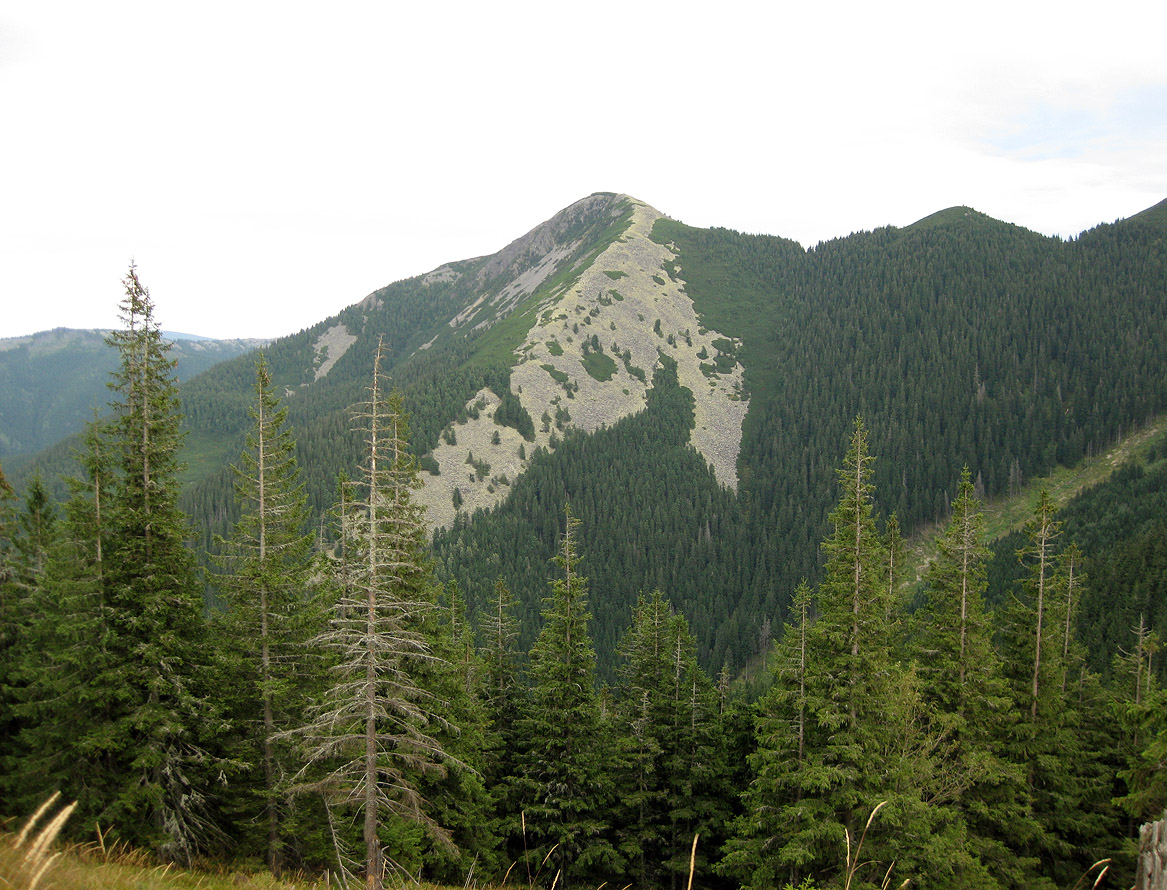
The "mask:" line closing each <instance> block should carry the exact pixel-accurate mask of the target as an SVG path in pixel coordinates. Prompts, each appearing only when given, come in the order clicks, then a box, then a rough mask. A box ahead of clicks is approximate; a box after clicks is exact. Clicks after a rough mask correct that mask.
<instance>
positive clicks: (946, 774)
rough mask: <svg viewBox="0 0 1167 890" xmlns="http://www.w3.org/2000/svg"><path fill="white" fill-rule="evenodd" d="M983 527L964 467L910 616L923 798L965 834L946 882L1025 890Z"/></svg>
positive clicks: (1022, 799) (1022, 809)
mask: <svg viewBox="0 0 1167 890" xmlns="http://www.w3.org/2000/svg"><path fill="white" fill-rule="evenodd" d="M983 528H984V521H983V516H982V513H981V509H980V503H979V502H978V501H977V499H976V497H975V493H974V486H973V482H972V479H971V474H970V472H969V470H968V468H967V467H966V468H965V469H964V471H963V472H962V474H961V477H960V482H959V485H958V488H957V494H956V497H955V499H954V500H953V502H952V515H951V518H950V519H949V523H948V526H947V527H946V528H945V530H944V531H943V532H942V534H941V535H940V537H939V538H938V539H937V550H938V552H937V555H936V558H935V559H934V560H932V561H931V562H930V563H929V565H928V567H927V570H926V572H925V575H924V587H923V593H924V599H923V602H922V603H921V604H920V606H919V608H918V609H917V610H916V612H915V614H914V615H913V625H914V633H913V643H914V651H915V657H916V664H917V672H918V674H919V676H920V679H921V681H922V684H923V698H924V702H925V704H926V706H927V709H928V713H929V719H930V721H931V723H932V725H933V726H934V727H935V728H936V730H937V731H938V734H939V739H940V743H939V744H938V746H937V749H936V752H935V755H934V764H935V771H934V773H933V782H932V783H931V785H930V787H928V788H925V795H926V796H927V798H928V799H929V800H930V801H931V802H932V803H933V804H934V805H935V806H937V807H940V808H942V809H944V810H945V811H946V815H947V816H948V817H949V818H951V819H955V820H958V821H959V827H960V828H962V829H963V830H964V831H965V832H966V834H967V838H968V839H967V843H966V844H965V845H964V848H963V849H961V850H959V851H958V852H957V854H956V861H955V862H954V863H953V865H954V875H953V881H954V883H953V886H962V887H996V886H1002V887H1017V888H1021V887H1026V886H1033V882H1034V880H1035V879H1036V877H1037V875H1036V872H1035V869H1036V867H1037V861H1036V860H1035V859H1032V858H1030V859H1026V858H1025V857H1024V856H1023V855H1021V853H1020V852H1018V851H1017V850H1016V849H1014V845H1013V843H1012V841H1013V838H1015V837H1016V836H1018V835H1019V834H1020V835H1027V834H1031V833H1032V830H1033V829H1032V826H1028V825H1027V822H1028V820H1029V818H1030V817H1029V813H1028V811H1027V808H1026V795H1025V787H1024V773H1023V771H1022V770H1021V769H1020V768H1019V767H1018V765H1017V764H1015V763H1011V762H1009V760H1008V759H1007V741H1006V740H1007V739H1008V738H1009V736H1010V734H1011V731H1012V727H1014V726H1015V723H1016V718H1015V716H1014V712H1013V707H1012V699H1011V698H1010V696H1009V691H1008V687H1007V685H1006V682H1005V678H1004V675H1003V673H1002V668H1001V663H1000V659H999V657H998V655H997V652H996V649H995V648H994V646H993V639H992V635H993V627H992V625H991V623H990V621H989V616H988V614H987V613H986V611H985V606H984V592H985V583H986V582H985V564H986V561H987V560H988V557H989V549H988V548H987V547H986V546H985V543H984V530H983Z"/></svg>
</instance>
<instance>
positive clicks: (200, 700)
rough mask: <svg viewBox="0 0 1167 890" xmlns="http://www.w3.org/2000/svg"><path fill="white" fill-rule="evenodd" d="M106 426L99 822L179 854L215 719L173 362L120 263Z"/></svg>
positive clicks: (201, 792)
mask: <svg viewBox="0 0 1167 890" xmlns="http://www.w3.org/2000/svg"><path fill="white" fill-rule="evenodd" d="M123 284H124V285H125V297H124V299H123V300H122V303H121V313H120V314H121V320H122V323H123V325H124V327H123V329H121V330H118V331H114V332H113V333H112V334H111V335H110V337H109V343H110V345H111V346H113V347H114V348H115V349H116V350H117V351H118V354H119V357H120V364H119V367H118V369H117V370H116V371H115V372H114V375H113V382H112V383H111V384H110V386H111V388H112V389H113V391H114V392H115V394H116V399H115V401H114V402H113V404H112V409H113V414H112V417H111V418H110V421H109V425H108V426H107V427H106V429H107V430H108V436H109V438H108V446H107V447H108V448H109V451H110V460H111V463H112V465H113V466H114V468H115V472H116V479H115V480H114V485H113V488H112V491H111V493H110V497H109V499H108V501H107V503H108V506H109V510H108V512H107V514H106V516H105V517H103V523H104V530H105V531H106V532H107V535H106V537H105V541H104V544H105V546H104V548H103V558H102V563H103V573H102V585H103V588H104V599H105V605H106V608H107V615H108V621H109V641H108V646H109V652H110V663H109V670H108V673H98V674H95V675H92V676H89V677H88V678H87V682H88V683H91V684H105V685H106V686H107V687H108V688H109V689H110V690H114V691H115V692H114V694H113V696H112V697H113V698H114V699H115V700H116V701H117V705H116V711H115V713H114V714H113V715H112V719H111V720H110V721H109V722H108V723H105V724H103V725H102V726H100V727H99V728H98V729H97V730H96V731H98V732H100V733H101V734H102V737H103V740H104V741H98V740H97V739H93V740H91V742H92V743H93V744H95V745H96V744H102V745H104V746H105V748H106V751H107V752H108V755H109V756H111V757H112V758H113V759H114V760H115V761H116V763H117V764H118V766H117V769H116V772H117V777H116V784H115V785H114V786H113V787H110V788H108V789H105V790H106V792H107V799H106V807H105V809H104V810H103V812H102V813H101V822H102V824H103V825H111V826H113V827H114V829H115V830H116V831H118V832H119V833H121V834H122V836H124V837H126V838H127V839H128V840H130V841H132V842H134V843H138V844H143V845H150V846H153V847H154V848H155V849H156V850H157V852H158V853H159V855H161V856H162V857H163V858H165V859H170V860H175V861H179V862H186V861H189V860H190V858H191V856H192V854H193V853H194V852H195V850H196V849H197V848H198V847H199V846H201V845H202V844H204V843H205V842H206V841H207V840H208V838H209V836H210V835H211V834H213V832H214V826H213V825H212V824H211V822H210V821H209V820H208V817H207V811H208V801H207V797H206V794H207V785H208V783H209V781H210V778H211V776H213V775H215V774H217V773H218V769H217V768H216V764H214V763H213V758H212V756H211V753H210V751H209V748H208V739H207V738H206V736H207V735H209V734H214V733H216V732H217V731H218V729H219V719H218V717H217V715H216V713H215V709H214V707H213V706H212V703H211V698H210V695H209V690H208V689H207V686H206V680H207V676H206V646H205V644H204V640H205V637H206V634H205V630H206V625H205V621H204V618H203V603H202V597H201V593H200V590H199V580H198V576H197V571H196V566H195V561H194V556H193V554H192V552H191V551H190V550H189V549H188V547H187V545H186V541H187V538H188V537H189V532H188V529H187V523H186V517H185V516H184V515H183V513H182V512H181V510H180V509H179V507H178V497H179V492H180V483H179V479H178V472H179V469H180V466H179V449H180V445H181V434H180V432H179V424H180V420H181V415H180V412H179V402H178V390H177V386H176V384H175V379H174V368H175V362H174V360H173V359H171V358H170V357H169V356H168V354H167V353H168V349H169V344H168V343H167V342H166V341H165V340H164V339H163V337H162V331H161V328H160V327H159V324H158V322H157V320H156V318H155V317H154V303H153V300H152V299H151V297H150V293H149V291H148V290H147V289H146V288H145V287H144V286H143V285H142V283H141V282H140V280H139V278H138V274H137V270H136V269H135V268H134V267H133V266H131V267H130V270H129V272H128V273H127V275H126V278H125V279H124V281H123Z"/></svg>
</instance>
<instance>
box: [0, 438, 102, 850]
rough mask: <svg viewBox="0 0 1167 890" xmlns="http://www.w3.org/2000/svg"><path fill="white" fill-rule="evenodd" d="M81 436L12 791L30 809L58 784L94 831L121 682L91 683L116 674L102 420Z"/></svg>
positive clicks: (45, 589)
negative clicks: (77, 473)
mask: <svg viewBox="0 0 1167 890" xmlns="http://www.w3.org/2000/svg"><path fill="white" fill-rule="evenodd" d="M83 440H84V443H85V450H84V451H82V452H79V453H78V455H77V458H78V462H79V464H80V465H81V467H82V470H83V476H82V477H81V478H70V479H67V480H66V482H67V484H68V486H69V489H70V492H71V494H70V497H69V500H68V501H67V502H66V503H65V505H64V509H63V512H62V516H61V521H60V523H59V524H58V529H57V534H56V535H55V536H54V538H55V539H54V541H53V544H52V547H51V548H50V550H49V552H48V560H47V564H46V568H45V572H44V577H43V579H42V583H41V584H40V585H39V586H38V589H37V591H36V593H35V598H34V601H33V603H32V615H33V616H34V618H33V620H32V621H31V622H30V625H29V627H28V633H27V637H26V644H25V647H24V648H25V654H24V658H23V659H22V663H21V671H22V677H23V680H24V682H25V684H26V690H25V695H24V696H23V697H22V700H21V702H20V703H19V705H18V706H17V707H16V711H17V712H18V713H19V714H20V715H21V716H22V719H23V728H22V731H21V733H20V739H19V742H20V746H19V752H18V757H19V759H18V761H17V762H16V763H14V765H13V768H12V769H11V770H10V778H11V780H12V781H11V782H10V789H11V794H12V796H13V797H14V798H15V799H16V801H17V802H18V804H19V807H20V809H21V810H22V811H25V812H27V811H28V810H29V809H30V808H32V807H34V806H35V805H36V804H37V803H39V802H40V801H41V800H42V799H43V797H44V793H45V787H46V786H54V787H56V788H60V789H61V790H62V792H63V793H65V794H66V795H68V796H69V797H70V798H72V799H74V800H76V801H77V805H78V806H77V811H76V813H75V815H74V818H73V820H71V821H72V824H73V825H77V826H85V828H84V830H83V831H80V832H79V833H81V834H88V832H89V829H90V827H91V826H92V823H93V821H94V820H95V819H96V818H97V817H98V815H99V814H101V813H102V812H103V811H104V810H105V809H106V807H107V806H108V804H109V800H108V796H109V789H110V788H112V787H115V786H116V784H117V782H118V775H119V770H120V767H119V766H118V761H117V758H116V757H115V756H114V752H113V751H111V750H109V749H108V747H107V746H106V744H105V735H104V733H103V731H102V728H103V725H104V724H106V723H109V722H112V721H113V720H114V719H116V714H117V702H118V699H117V696H118V695H119V694H120V689H118V688H111V687H110V686H108V685H106V684H101V683H94V682H92V678H93V677H95V676H101V677H108V676H113V675H114V674H116V669H115V668H116V665H115V664H114V663H113V661H112V654H111V647H110V643H111V621H110V614H109V611H108V609H107V608H106V601H105V592H104V588H103V568H102V545H101V541H102V527H101V496H102V493H103V492H104V491H105V490H106V488H107V487H108V485H109V481H110V472H111V468H110V467H109V466H108V460H106V459H105V458H104V457H103V455H104V454H105V441H104V438H103V432H102V429H101V427H100V426H99V425H98V424H97V423H96V422H94V423H91V424H89V426H88V427H87V429H86V432H85V435H84V439H83Z"/></svg>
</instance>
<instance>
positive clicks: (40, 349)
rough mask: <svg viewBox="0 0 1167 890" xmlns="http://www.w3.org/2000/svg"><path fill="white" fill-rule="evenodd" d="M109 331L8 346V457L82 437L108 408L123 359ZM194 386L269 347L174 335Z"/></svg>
mask: <svg viewBox="0 0 1167 890" xmlns="http://www.w3.org/2000/svg"><path fill="white" fill-rule="evenodd" d="M106 333H107V332H106V331H99V330H72V329H69V328H55V329H53V330H51V331H43V332H41V333H38V334H32V335H29V336H27V337H10V338H7V339H2V340H0V457H8V456H11V455H16V454H30V453H33V452H36V451H40V450H41V449H42V448H45V447H47V446H49V445H51V444H53V443H54V442H57V441H59V440H60V439H62V438H64V437H65V436H68V435H70V434H72V433H75V432H78V431H79V430H80V429H81V428H82V426H83V425H84V423H85V421H87V420H92V419H93V412H94V411H95V410H96V411H98V412H100V411H102V410H103V409H104V407H105V404H106V402H107V401H108V395H107V393H108V390H107V388H106V385H105V384H106V382H107V381H108V380H109V373H110V371H112V370H113V369H114V368H115V367H116V366H117V353H116V352H114V351H113V350H112V349H110V348H109V347H108V346H106V344H105V337H106ZM165 336H167V337H168V338H169V339H170V340H172V341H173V343H174V345H173V347H172V350H171V355H172V356H173V357H174V358H176V359H177V360H178V377H179V379H180V380H188V379H190V378H191V377H194V376H196V375H198V374H201V373H202V372H203V371H205V370H207V369H208V368H210V367H212V366H214V365H217V364H219V363H220V362H223V361H226V360H227V359H229V358H234V357H236V356H238V355H241V354H243V353H245V352H249V351H251V350H252V349H255V348H256V347H258V346H261V345H263V344H264V343H265V342H267V341H264V340H212V339H210V338H207V337H198V336H195V335H190V334H177V333H169V332H168V333H167V334H166V335H165Z"/></svg>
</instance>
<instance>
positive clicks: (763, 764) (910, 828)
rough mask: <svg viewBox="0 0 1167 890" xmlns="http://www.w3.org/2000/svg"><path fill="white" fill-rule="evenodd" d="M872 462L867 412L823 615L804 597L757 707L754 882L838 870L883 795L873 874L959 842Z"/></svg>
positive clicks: (743, 867) (737, 861) (742, 859)
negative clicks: (903, 623)
mask: <svg viewBox="0 0 1167 890" xmlns="http://www.w3.org/2000/svg"><path fill="white" fill-rule="evenodd" d="M873 465H874V460H873V458H872V456H871V455H870V454H869V452H868V446H867V430H866V428H865V426H864V425H863V423H862V421H861V420H856V422H855V427H854V433H853V435H852V437H851V443H850V447H849V448H848V450H847V454H846V456H845V457H844V460H843V467H842V469H841V470H840V471H839V475H838V478H839V487H840V490H841V496H840V499H839V502H838V505H837V506H836V508H835V509H834V511H832V513H831V515H830V521H831V524H832V532H831V534H830V535H829V536H828V538H827V539H826V541H825V542H824V543H823V551H824V553H825V554H826V565H825V571H824V577H823V581H822V583H821V584H820V586H819V589H818V592H817V595H816V597H815V601H814V609H815V611H816V612H817V617H816V620H815V621H814V622H813V624H810V626H809V628H806V627H805V622H806V615H807V614H808V613H809V609H807V608H806V607H805V605H800V606H799V607H798V613H799V614H798V619H797V620H798V622H799V624H798V626H797V627H788V628H787V631H786V633H785V634H784V638H785V639H787V640H788V642H786V643H784V645H783V647H782V648H781V650H780V651H779V654H778V656H777V657H778V661H779V672H780V674H779V679H780V682H779V683H778V684H776V687H775V690H774V691H773V692H772V693H771V694H770V695H769V696H767V698H766V699H765V700H764V701H763V702H762V704H761V706H760V709H759V716H758V721H757V728H758V748H757V752H756V754H755V755H754V757H752V758H751V765H752V766H753V772H754V778H753V780H752V782H751V785H750V788H749V790H748V792H747V794H746V796H745V804H746V812H745V814H744V815H743V816H742V818H741V819H740V820H739V821H738V823H737V825H736V832H735V839H734V840H733V841H732V842H731V843H730V845H729V847H728V852H729V856H728V858H727V860H726V862H725V864H724V866H723V868H724V869H725V870H726V871H727V872H729V873H731V874H736V875H737V876H738V877H740V878H741V879H742V880H743V882H744V883H745V884H746V885H747V886H749V887H758V888H761V887H768V886H773V885H774V884H775V883H779V882H783V881H786V880H804V879H806V878H808V877H809V878H812V879H814V880H817V881H822V880H826V879H829V878H831V877H832V876H834V875H836V874H838V873H839V872H840V870H841V868H842V867H843V864H844V862H845V855H846V850H847V843H848V838H850V842H851V843H852V844H854V843H856V840H857V839H858V838H859V837H860V835H862V834H864V830H865V826H866V824H867V820H868V819H869V817H870V815H871V813H872V812H873V811H874V810H875V808H876V807H877V806H879V805H880V804H881V803H884V802H886V805H885V806H884V808H883V809H882V810H881V812H880V814H879V818H878V819H877V820H876V821H875V822H874V824H872V825H871V826H870V829H869V830H867V831H866V840H865V846H864V857H865V859H868V860H869V864H868V866H867V867H868V868H872V869H873V868H875V867H876V863H882V868H881V871H882V869H886V868H887V867H888V866H889V865H891V864H892V863H893V862H895V863H896V873H897V874H901V873H903V874H909V875H921V874H925V873H926V872H927V870H928V868H929V867H930V866H929V860H930V858H931V857H933V856H934V855H935V854H936V853H937V852H940V851H945V852H946V851H947V850H948V849H950V848H952V847H953V846H955V844H956V843H957V840H955V839H953V838H951V836H950V834H949V833H948V832H947V831H944V830H943V826H942V825H941V824H940V823H939V821H938V820H937V819H936V815H935V813H934V812H931V811H930V810H929V808H928V807H927V806H926V805H925V802H924V797H923V787H924V786H925V784H926V783H927V782H928V780H929V777H930V773H931V770H932V763H931V760H930V752H931V750H932V748H933V747H934V745H935V738H934V734H933V730H932V728H931V727H930V726H929V725H928V723H927V721H926V720H925V719H923V712H922V705H921V702H920V694H919V684H918V682H917V680H916V677H915V675H914V673H913V672H912V671H911V670H909V669H906V668H905V667H904V666H903V665H901V664H900V663H899V662H898V661H897V660H896V659H895V658H894V657H893V642H895V640H894V638H893V632H894V622H893V619H894V618H895V617H896V616H895V615H894V614H893V611H892V610H891V609H890V608H889V603H888V595H889V593H888V591H889V580H888V579H889V566H890V565H891V563H890V560H889V559H888V555H887V552H886V550H885V547H884V545H883V542H882V540H881V537H880V535H879V533H878V530H877V528H876V523H875V519H874V516H873V496H874V488H873V484H872V481H871V479H872V476H873V470H874V466H873ZM803 596H804V597H805V594H803ZM804 631H805V634H806V636H805V643H803V642H802V634H803V633H804ZM795 640H798V641H799V642H798V645H797V646H795V645H794V641H795ZM800 729H801V730H802V733H803V736H802V740H801V744H800V743H799V740H798V734H799V730H800ZM800 749H801V751H802V755H801V758H799V756H798V753H797V752H798V751H799V750H800ZM792 761H793V762H792ZM937 846H939V849H936V848H937ZM926 847H932V848H933V849H925V848H926ZM936 858H942V857H936ZM941 864H942V863H941Z"/></svg>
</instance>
